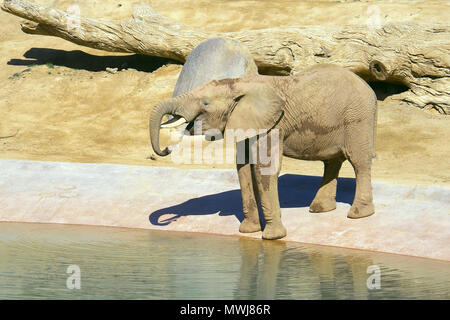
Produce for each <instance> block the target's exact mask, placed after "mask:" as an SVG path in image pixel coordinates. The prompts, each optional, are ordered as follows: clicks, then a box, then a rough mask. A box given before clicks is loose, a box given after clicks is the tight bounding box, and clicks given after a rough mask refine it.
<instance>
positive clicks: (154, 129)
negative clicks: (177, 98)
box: [149, 100, 176, 157]
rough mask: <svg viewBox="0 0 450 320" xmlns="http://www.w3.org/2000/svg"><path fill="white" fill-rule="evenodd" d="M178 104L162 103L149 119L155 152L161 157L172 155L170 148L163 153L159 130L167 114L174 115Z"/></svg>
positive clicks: (151, 139)
mask: <svg viewBox="0 0 450 320" xmlns="http://www.w3.org/2000/svg"><path fill="white" fill-rule="evenodd" d="M175 109H176V104H174V103H171V102H169V101H167V100H166V101H162V102H160V103H158V104H157V105H156V106H155V107H154V108H153V111H152V113H151V114H150V119H149V131H150V141H151V143H152V148H153V151H155V153H156V154H157V155H159V156H162V157H164V156H167V155H168V154H169V153H170V150H169V148H165V149H164V150H162V151H161V149H160V148H159V130H160V129H161V120H162V118H163V117H164V115H166V114H172V115H173V114H174V112H175Z"/></svg>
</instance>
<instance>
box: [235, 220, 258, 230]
mask: <svg viewBox="0 0 450 320" xmlns="http://www.w3.org/2000/svg"><path fill="white" fill-rule="evenodd" d="M258 231H261V224H260V223H259V221H252V220H250V219H248V218H245V219H244V220H242V222H241V225H240V226H239V232H241V233H252V232H258Z"/></svg>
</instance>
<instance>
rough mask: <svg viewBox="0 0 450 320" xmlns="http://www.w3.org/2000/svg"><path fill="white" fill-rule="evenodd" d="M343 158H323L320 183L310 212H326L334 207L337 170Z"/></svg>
mask: <svg viewBox="0 0 450 320" xmlns="http://www.w3.org/2000/svg"><path fill="white" fill-rule="evenodd" d="M342 162H344V159H342V158H337V159H331V160H325V161H324V162H323V163H324V173H323V178H322V183H321V184H320V187H319V190H318V191H317V193H316V196H315V197H314V200H313V201H312V202H311V205H310V207H309V211H310V212H327V211H331V210H334V209H336V187H337V178H338V175H339V170H340V169H341V166H342Z"/></svg>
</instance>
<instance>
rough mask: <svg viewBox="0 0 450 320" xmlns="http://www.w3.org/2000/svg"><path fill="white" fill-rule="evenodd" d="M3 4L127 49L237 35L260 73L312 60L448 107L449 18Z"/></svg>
mask: <svg viewBox="0 0 450 320" xmlns="http://www.w3.org/2000/svg"><path fill="white" fill-rule="evenodd" d="M2 9H3V10H4V11H6V12H8V13H11V14H14V15H16V16H19V17H22V18H25V19H27V20H28V21H25V22H23V23H22V30H23V31H24V32H25V33H29V34H37V35H51V36H56V37H60V38H63V39H66V40H68V41H71V42H74V43H76V44H79V45H83V46H87V47H91V48H95V49H101V50H106V51H113V52H130V53H131V52H133V53H140V54H144V55H152V56H158V57H164V58H170V59H173V60H177V61H181V62H184V61H185V60H186V58H187V56H188V55H189V53H190V52H191V51H192V49H193V48H195V47H196V46H197V45H198V44H199V43H200V42H202V41H204V40H206V39H209V38H213V37H228V38H232V39H235V40H238V41H240V42H242V43H244V44H245V45H247V47H248V48H249V50H250V52H251V53H252V55H253V57H254V59H255V62H256V64H257V66H258V68H259V71H260V72H261V73H264V74H277V75H283V74H295V73H296V72H298V71H300V70H302V69H304V68H306V67H308V66H311V65H314V64H316V63H334V64H338V65H341V66H343V67H345V68H348V69H350V70H352V71H353V72H355V73H356V74H358V75H360V76H361V77H362V78H364V79H365V80H366V81H383V82H389V83H398V84H402V85H405V86H406V87H408V88H409V90H407V91H406V92H404V93H402V94H400V95H398V99H401V100H404V101H406V102H407V103H409V104H411V105H414V106H417V107H419V108H425V109H430V108H432V109H435V110H437V111H439V112H440V113H442V114H450V26H448V25H435V24H421V25H411V24H389V25H383V26H381V27H380V28H378V29H375V28H368V27H367V26H342V27H321V26H308V27H291V28H286V27H283V28H268V29H262V30H245V31H239V32H223V33H219V32H204V31H199V30H195V29H193V28H191V27H189V26H187V25H184V24H181V23H177V22H175V21H172V20H170V19H168V18H165V17H164V16H162V15H160V14H158V13H157V12H156V11H154V10H153V9H152V8H150V7H148V6H143V7H141V9H142V10H139V12H136V13H135V14H134V15H133V16H132V17H131V18H130V19H129V20H126V21H107V20H102V19H89V18H84V17H79V19H77V20H76V25H75V27H74V24H73V19H74V17H73V15H71V14H69V13H67V12H65V11H62V10H56V9H53V8H46V7H43V6H40V5H38V4H35V3H30V2H26V1H22V0H4V2H3V5H2Z"/></svg>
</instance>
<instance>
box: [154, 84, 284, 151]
mask: <svg viewBox="0 0 450 320" xmlns="http://www.w3.org/2000/svg"><path fill="white" fill-rule="evenodd" d="M284 104H285V101H284V100H283V99H282V98H281V97H280V96H279V95H278V94H277V92H276V91H275V90H274V88H273V87H272V86H270V85H269V84H267V83H266V82H263V81H248V80H247V81H244V80H243V79H224V80H214V81H211V82H209V83H207V84H204V85H202V86H200V87H198V88H196V89H194V90H192V91H190V92H188V93H186V94H184V95H181V96H178V97H176V98H171V99H166V100H163V101H161V102H160V103H158V104H157V105H156V106H155V107H154V109H153V111H152V113H151V115H150V121H149V126H150V139H151V143H152V147H153V150H154V151H155V153H156V154H158V155H160V156H166V155H168V154H169V153H170V150H169V149H168V148H165V149H164V150H162V151H161V149H160V147H159V130H160V128H170V127H177V126H180V125H182V124H184V123H186V122H188V123H189V125H188V129H190V130H191V132H192V126H193V123H194V121H201V129H202V130H201V133H202V134H205V132H206V131H209V132H211V131H212V130H218V131H220V133H222V134H223V133H224V131H225V129H235V130H237V129H242V130H248V129H254V130H256V131H258V130H260V129H266V130H270V129H271V128H273V127H274V126H275V125H276V124H277V123H278V121H279V120H280V119H281V117H282V115H283V106H284ZM164 115H173V116H174V117H173V118H172V119H170V120H169V121H167V122H165V123H164V124H161V120H162V118H163V116H164ZM197 133H198V132H197Z"/></svg>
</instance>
